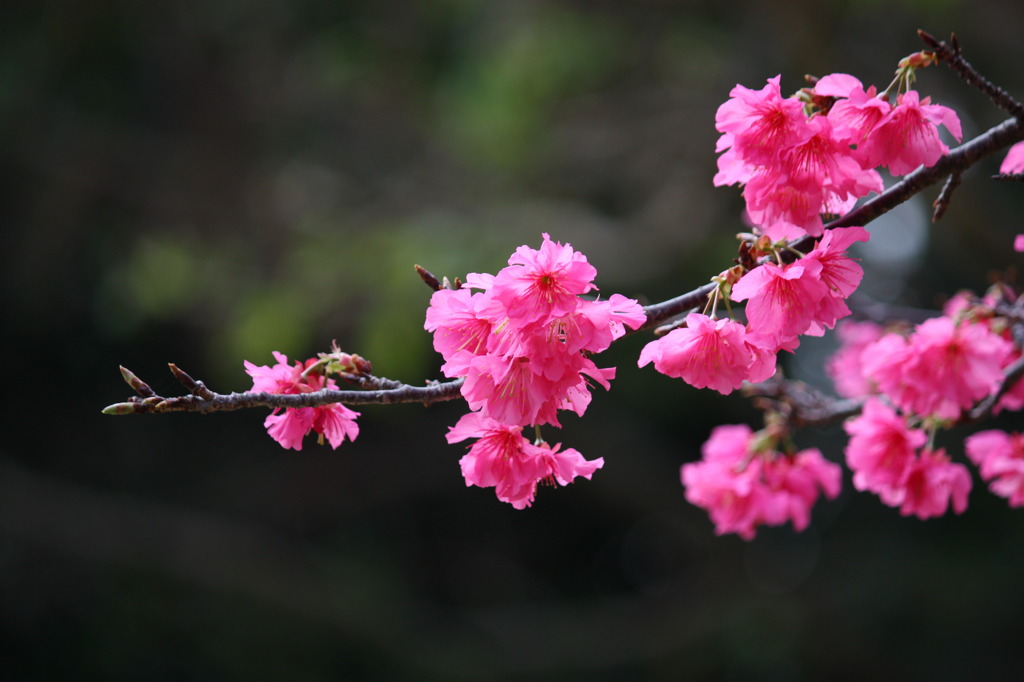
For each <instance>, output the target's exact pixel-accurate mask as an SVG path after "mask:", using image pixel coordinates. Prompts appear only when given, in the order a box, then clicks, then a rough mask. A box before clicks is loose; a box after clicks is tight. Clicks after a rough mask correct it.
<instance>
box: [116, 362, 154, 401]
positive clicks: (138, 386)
mask: <svg viewBox="0 0 1024 682" xmlns="http://www.w3.org/2000/svg"><path fill="white" fill-rule="evenodd" d="M118 368H119V369H120V370H121V376H122V377H124V380H125V383H127V384H128V385H129V386H131V387H132V390H133V391H135V392H136V393H138V394H139V395H141V396H142V397H143V398H148V397H150V396H154V395H156V391H154V390H153V389H152V388H150V387H149V384H147V383H146V382H145V381H143V380H142V379H140V378H138V377H137V376H135V373H134V372H132V371H131V370H130V369H128V368H127V367H125V366H124V365H118Z"/></svg>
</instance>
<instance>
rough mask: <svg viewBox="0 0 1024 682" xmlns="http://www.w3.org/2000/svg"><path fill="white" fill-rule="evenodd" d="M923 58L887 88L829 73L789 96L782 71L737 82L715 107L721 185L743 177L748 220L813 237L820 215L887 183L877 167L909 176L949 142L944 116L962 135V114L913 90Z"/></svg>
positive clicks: (779, 233) (774, 232)
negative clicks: (750, 84) (942, 131)
mask: <svg viewBox="0 0 1024 682" xmlns="http://www.w3.org/2000/svg"><path fill="white" fill-rule="evenodd" d="M923 63H927V62H926V61H925V62H922V60H921V59H920V58H919V59H913V58H908V60H904V64H901V69H900V70H899V71H898V72H897V78H896V80H894V81H893V84H892V85H891V86H890V87H889V88H887V89H886V91H885V92H883V93H880V94H879V93H878V92H877V91H876V88H875V86H873V85H872V86H870V87H868V88H867V89H866V90H865V89H864V86H863V84H862V83H861V82H860V81H859V80H857V79H856V78H854V77H853V76H850V75H848V74H830V75H828V76H824V77H823V78H820V79H818V80H817V81H816V82H815V83H814V85H813V86H812V87H810V88H804V89H803V90H801V91H800V92H799V93H797V95H795V96H792V97H783V96H782V94H781V90H780V81H781V77H780V76H776V77H775V78H770V79H769V80H768V84H767V85H765V87H764V88H762V89H761V90H751V89H749V88H746V87H743V86H742V85H737V86H736V87H735V88H734V89H733V90H732V92H731V93H730V98H729V100H728V101H726V102H725V104H723V105H722V106H721V107H719V109H718V113H717V115H716V117H715V124H716V127H717V128H718V130H719V132H721V133H722V136H721V137H720V138H719V140H718V146H717V151H719V152H723V153H722V155H721V156H720V157H719V158H718V173H717V174H716V175H715V179H714V184H715V185H716V186H721V185H737V184H738V185H742V186H743V198H744V200H745V202H746V207H747V214H748V217H749V219H750V221H751V222H752V223H753V224H754V225H755V227H756V228H757V229H758V230H759V231H760V232H761V233H762V234H765V235H767V236H769V237H771V238H772V239H780V238H783V237H792V232H793V226H796V227H797V228H798V229H799V230H800V231H802V232H803V233H805V234H809V235H812V236H815V237H817V236H820V235H821V234H822V230H823V222H822V215H843V214H844V213H846V212H847V211H849V210H850V209H851V208H853V206H854V204H855V203H856V202H857V200H858V199H860V198H862V197H864V196H867V195H868V194H869V193H871V192H881V191H882V188H883V186H882V178H881V176H880V175H879V173H878V170H877V169H878V168H882V167H884V168H888V170H889V172H890V173H892V174H893V175H905V174H907V173H909V172H910V171H912V170H914V169H916V168H917V167H918V166H921V165H925V166H931V165H933V164H934V163H935V162H936V161H938V160H939V158H941V157H942V156H943V155H944V154H946V153H947V152H948V151H949V148H948V147H947V146H946V145H945V144H944V143H943V142H942V140H941V139H940V137H939V131H938V126H939V125H943V126H945V127H946V129H948V130H949V131H950V133H952V135H953V136H954V137H955V138H956V139H957V141H959V140H960V139H961V136H962V134H961V129H960V119H959V118H958V117H957V115H956V113H954V112H953V110H952V109H949V108H948V107H944V106H942V105H939V104H931V102H930V100H929V98H927V97H925V98H924V99H922V98H921V97H920V95H919V94H918V93H917V92H916V91H914V90H910V89H906V90H905V91H904V92H901V93H899V94H897V95H896V101H895V103H893V102H891V101H890V97H891V93H892V91H893V90H894V89H896V90H899V89H902V88H905V87H907V86H908V85H909V83H910V82H911V80H912V78H913V72H914V69H916V68H918V67H919V66H921V65H922V64H923Z"/></svg>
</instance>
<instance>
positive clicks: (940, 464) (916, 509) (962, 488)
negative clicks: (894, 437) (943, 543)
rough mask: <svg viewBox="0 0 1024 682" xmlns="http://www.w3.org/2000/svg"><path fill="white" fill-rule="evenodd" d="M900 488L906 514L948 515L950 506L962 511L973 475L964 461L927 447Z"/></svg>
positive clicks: (903, 511) (900, 505)
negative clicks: (951, 459) (957, 461)
mask: <svg viewBox="0 0 1024 682" xmlns="http://www.w3.org/2000/svg"><path fill="white" fill-rule="evenodd" d="M901 490H902V492H903V499H902V500H901V501H900V503H899V507H900V514H902V515H903V516H910V515H914V516H916V517H918V518H919V519H930V518H934V517H936V516H942V515H943V514H945V513H946V510H947V509H948V508H949V506H950V505H952V507H953V511H954V512H956V513H957V514H963V513H964V511H966V509H967V495H968V494H969V493H970V492H971V474H970V473H969V472H968V471H967V467H965V466H964V465H963V464H956V463H954V462H950V461H949V457H947V456H946V453H945V452H944V451H943V450H941V449H940V450H927V449H926V450H923V451H922V452H921V455H920V456H919V457H918V458H917V459H916V460H915V461H914V462H913V464H911V466H910V469H909V470H908V471H907V475H906V478H905V480H904V482H903V486H902V488H901ZM893 506H896V505H893Z"/></svg>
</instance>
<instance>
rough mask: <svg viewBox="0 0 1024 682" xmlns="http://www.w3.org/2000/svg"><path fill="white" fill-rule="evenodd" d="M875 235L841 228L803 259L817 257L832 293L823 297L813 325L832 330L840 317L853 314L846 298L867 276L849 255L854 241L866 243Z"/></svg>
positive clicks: (862, 229) (851, 228)
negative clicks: (848, 252) (848, 250)
mask: <svg viewBox="0 0 1024 682" xmlns="http://www.w3.org/2000/svg"><path fill="white" fill-rule="evenodd" d="M870 237H871V235H870V234H868V231H867V230H865V229H864V228H863V227H839V228H834V229H831V230H828V231H827V232H825V236H824V237H822V239H821V241H819V242H818V244H817V246H815V248H814V249H813V250H812V251H811V252H810V253H808V254H807V256H806V257H805V258H804V259H803V260H805V261H806V260H808V259H817V260H818V261H819V262H820V263H821V274H820V277H821V281H822V282H823V283H824V284H825V286H826V287H828V294H827V295H826V296H823V297H822V298H821V302H820V303H819V305H818V309H817V311H816V312H815V315H814V322H813V325H814V326H816V327H818V328H819V329H820V328H821V327H827V328H829V329H831V328H832V327H834V326H835V324H836V320H838V319H840V318H842V317H846V316H847V315H849V314H850V309H849V308H848V307H847V305H846V299H847V298H848V297H849V296H850V294H852V293H853V292H854V291H855V290H856V289H857V286H858V285H860V280H861V278H862V277H863V276H864V270H863V269H862V268H861V267H860V265H858V264H857V262H856V261H855V260H853V259H852V258H850V257H849V256H847V255H846V251H847V249H849V248H850V246H852V245H853V243H854V242H858V241H860V242H866V241H868V239H869V238H870Z"/></svg>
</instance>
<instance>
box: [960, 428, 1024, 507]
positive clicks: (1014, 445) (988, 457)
mask: <svg viewBox="0 0 1024 682" xmlns="http://www.w3.org/2000/svg"><path fill="white" fill-rule="evenodd" d="M964 449H965V450H966V452H967V457H968V458H969V459H970V460H971V461H972V462H974V464H975V465H977V467H978V470H979V473H980V474H981V478H982V480H985V481H988V484H989V490H991V491H992V492H993V493H995V494H996V495H999V496H1000V497H1005V498H1007V499H1008V500H1009V502H1010V506H1011V507H1024V434H1020V433H1007V432H1005V431H1000V430H998V429H991V430H988V431H979V432H978V433H975V434H973V435H971V436H968V437H967V440H965V441H964Z"/></svg>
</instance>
